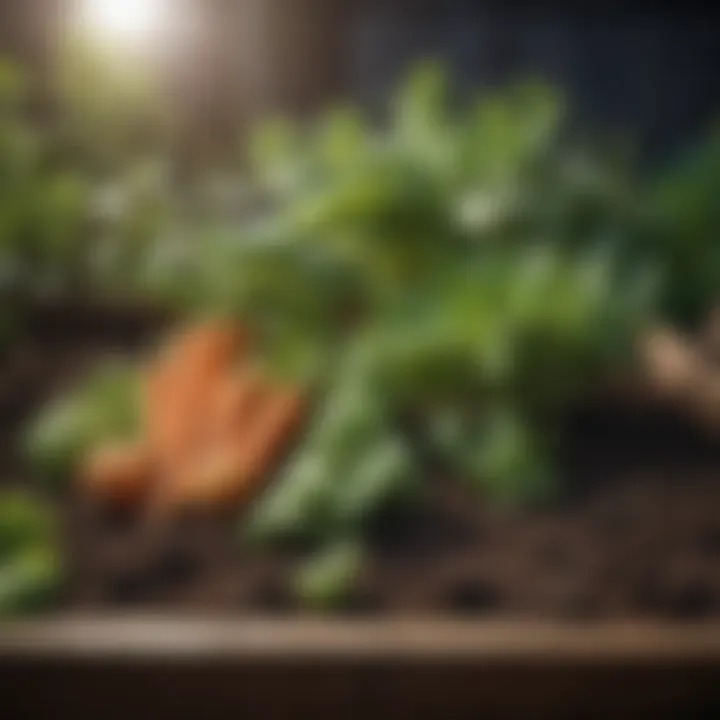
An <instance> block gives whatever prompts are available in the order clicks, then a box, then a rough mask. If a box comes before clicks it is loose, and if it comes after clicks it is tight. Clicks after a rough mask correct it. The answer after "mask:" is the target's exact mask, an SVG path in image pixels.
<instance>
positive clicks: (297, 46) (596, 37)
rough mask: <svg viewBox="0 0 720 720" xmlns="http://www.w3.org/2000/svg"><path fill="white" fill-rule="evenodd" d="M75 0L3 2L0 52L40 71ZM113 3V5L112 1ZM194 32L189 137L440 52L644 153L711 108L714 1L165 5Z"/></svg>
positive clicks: (378, 100)
mask: <svg viewBox="0 0 720 720" xmlns="http://www.w3.org/2000/svg"><path fill="white" fill-rule="evenodd" d="M73 1H74V0H2V2H0V12H1V13H2V16H1V17H2V19H1V22H0V49H2V50H5V51H6V52H7V53H9V54H12V55H19V56H20V57H21V58H23V59H25V60H28V61H30V62H31V63H32V64H33V66H35V67H38V68H40V69H41V70H43V69H44V70H47V68H48V66H49V64H51V62H52V48H53V45H54V39H55V37H56V36H57V29H58V27H61V26H62V23H63V21H64V20H65V19H67V18H68V17H70V15H71V12H72V11H71V10H69V9H68V8H71V7H72V4H73ZM118 1H121V0H118ZM175 6H176V11H175V12H176V13H177V15H178V17H179V18H182V17H184V18H185V20H186V21H187V22H190V23H191V24H192V25H193V27H194V40H193V42H192V43H190V44H189V45H184V46H176V47H174V48H172V49H171V50H170V51H169V53H168V55H167V71H168V72H167V80H168V88H169V89H170V90H171V91H172V93H173V96H174V97H175V99H176V101H177V102H178V103H179V111H180V112H181V113H182V114H183V115H185V116H187V118H188V120H189V125H190V126H191V127H192V128H194V129H193V130H192V132H191V135H192V134H198V135H203V136H205V137H206V138H207V137H213V138H215V140H216V141H217V142H222V141H223V139H224V138H226V137H228V135H227V133H230V132H232V131H233V130H234V129H235V128H236V127H237V126H238V124H242V123H243V121H245V120H247V119H248V118H251V117H255V116H257V115H258V114H262V113H264V112H266V111H268V110H270V109H273V110H277V109H278V108H279V109H282V110H289V111H294V112H298V111H304V112H307V111H312V110H314V109H317V108H318V107H321V106H323V105H325V104H327V103H329V102H332V101H336V100H339V99H346V98H352V99H357V100H360V101H361V102H363V103H364V104H365V105H367V106H370V107H372V108H381V107H382V106H383V105H384V103H385V101H386V99H387V97H388V95H389V93H390V92H391V89H392V88H393V86H394V85H395V83H396V82H397V80H398V78H399V77H400V76H401V75H402V74H403V73H404V72H405V70H406V69H407V67H408V66H410V65H411V64H412V63H413V61H415V60H417V59H418V58H421V57H426V56H433V57H439V58H441V59H443V60H444V61H445V62H446V63H447V64H448V66H449V67H450V68H451V70H452V71H453V75H454V76H455V77H456V78H457V81H458V83H459V86H460V87H461V89H463V90H466V89H470V88H477V87H479V86H484V85H487V84H491V85H493V84H501V83H504V82H507V81H512V80H513V79H518V78H525V77H539V78H543V79H548V80H551V81H553V82H555V83H557V84H559V85H560V86H561V87H563V88H564V89H565V90H566V91H567V92H568V94H569V97H570V99H571V101H572V105H573V107H574V108H575V110H576V112H577V115H578V117H579V118H580V119H581V120H582V119H585V118H591V119H592V121H593V123H595V124H596V123H604V124H607V125H609V126H610V127H611V128H615V129H618V130H621V131H623V132H628V131H629V132H630V134H631V135H632V136H633V137H635V138H637V139H638V140H640V141H641V142H642V146H643V148H644V149H645V150H646V151H648V152H649V153H651V154H656V153H663V152H665V151H668V150H672V149H674V148H675V147H677V146H678V145H680V144H682V142H683V141H684V139H686V138H688V137H690V136H692V135H693V134H694V133H695V132H696V131H697V130H699V129H702V128H703V127H705V126H706V125H707V124H708V123H709V122H710V121H711V120H712V119H713V118H714V117H715V116H716V114H718V110H720V82H718V70H720V10H718V9H716V8H715V7H714V6H713V4H712V3H708V4H707V6H706V7H704V8H703V6H702V5H699V4H695V3H679V2H673V3H670V2H666V3H655V4H650V5H647V4H640V3H636V2H631V3H624V4H623V3H618V2H610V3H602V4H600V3H575V4H572V3H549V2H536V3H502V2H499V1H498V0H474V1H473V0H202V1H201V0H175Z"/></svg>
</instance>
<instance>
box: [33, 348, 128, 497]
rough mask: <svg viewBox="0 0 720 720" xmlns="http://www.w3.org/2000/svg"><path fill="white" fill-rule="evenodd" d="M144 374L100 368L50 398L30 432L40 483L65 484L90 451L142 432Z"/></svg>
mask: <svg viewBox="0 0 720 720" xmlns="http://www.w3.org/2000/svg"><path fill="white" fill-rule="evenodd" d="M139 408H140V375H139V372H138V370H137V369H136V368H135V367H133V366H132V365H130V364H127V363H121V362H119V361H116V362H111V363H107V364H105V365H101V366H100V367H99V368H98V369H97V370H96V371H95V372H94V373H91V374H90V375H89V376H88V377H87V378H85V379H84V380H83V382H82V383H80V384H79V385H78V386H77V387H75V388H72V389H71V390H70V391H69V392H67V393H65V394H63V395H61V396H59V397H57V398H54V399H52V400H51V401H50V402H49V403H48V404H47V405H46V406H45V407H44V408H42V409H41V411H40V413H39V414H38V416H37V417H36V418H35V420H34V421H33V422H32V423H30V425H29V426H28V427H27V428H26V431H25V437H24V450H25V456H26V458H27V460H28V462H29V463H30V465H31V467H32V468H34V470H35V472H36V473H37V474H38V475H39V476H40V477H42V478H44V479H46V480H50V481H54V482H61V483H62V482H65V481H67V479H68V477H69V476H70V474H71V473H72V470H73V468H74V467H75V465H76V464H77V462H78V461H79V460H80V459H81V457H82V455H83V454H84V453H85V452H86V451H87V450H89V449H91V448H93V447H95V446H97V444H98V442H99V441H102V440H104V439H107V438H115V437H123V436H126V437H129V438H132V437H134V436H135V435H136V433H137V432H138V431H139V429H140V410H139Z"/></svg>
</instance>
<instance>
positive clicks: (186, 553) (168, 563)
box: [0, 307, 720, 620]
mask: <svg viewBox="0 0 720 720" xmlns="http://www.w3.org/2000/svg"><path fill="white" fill-rule="evenodd" d="M161 324H162V323H161V320H159V319H158V318H156V317H151V316H150V315H149V314H146V313H144V312H135V311H118V310H111V309H108V308H97V307H96V308H94V309H89V308H87V307H86V308H85V309H82V308H81V307H78V308H75V309H73V308H71V307H64V308H55V309H48V308H45V309H44V310H42V311H38V312H35V313H34V314H33V315H32V317H31V319H30V322H28V330H27V331H26V333H25V334H24V336H23V337H21V338H20V339H19V340H18V342H17V343H16V344H15V345H14V346H13V348H12V349H11V350H10V352H9V353H8V354H7V356H6V357H5V358H4V359H3V363H2V369H0V373H1V375H2V390H1V394H0V415H1V423H2V425H1V427H2V443H1V444H0V447H1V448H2V450H1V456H0V463H1V469H2V471H3V472H2V473H1V474H2V476H3V477H6V478H22V477H24V475H25V468H23V465H22V459H21V458H20V457H19V453H18V452H17V449H18V448H17V446H18V442H17V438H18V435H17V433H18V432H19V431H20V429H21V427H22V425H23V422H24V421H25V420H26V419H27V418H28V417H30V416H31V415H32V413H33V411H34V410H35V409H36V408H37V407H38V406H39V405H40V404H41V403H42V402H43V401H44V400H46V399H47V398H48V397H50V395H51V394H52V392H54V391H55V390H57V389H59V388H62V387H63V386H64V385H65V384H66V383H67V382H69V381H70V379H71V378H74V377H78V376H80V375H81V374H82V373H83V372H85V371H86V369H87V368H89V367H90V366H91V365H92V363H93V362H94V361H96V360H98V359H99V358H101V357H103V356H104V355H106V354H107V353H108V352H109V351H110V352H117V351H121V352H123V353H129V354H132V353H133V352H134V351H137V350H139V349H141V348H144V347H147V346H148V345H149V344H150V343H152V342H153V340H154V338H155V337H156V335H157V330H158V328H159V326H160V325H161ZM567 425H568V428H567V433H566V443H565V445H566V448H565V457H564V460H563V465H564V469H563V472H564V473H565V475H566V477H567V478H568V493H567V495H566V496H565V497H564V499H563V500H562V501H561V502H560V503H559V504H557V503H555V504H553V505H551V506H550V507H549V508H547V509H543V508H538V509H534V510H525V511H520V510H517V511H502V510H499V509H497V508H492V507H489V506H487V505H485V504H484V503H482V502H479V501H478V498H477V495H475V494H474V493H473V492H472V491H469V490H466V489H465V488H464V487H463V485H462V484H461V483H459V482H456V481H454V480H453V478H450V477H445V476H443V475H434V476H433V479H432V480H431V482H429V483H428V486H427V490H426V496H425V498H424V500H425V501H424V502H421V503H418V504H417V505H415V506H413V507H411V508H406V509H405V510H404V511H403V512H402V513H401V514H398V513H394V514H385V515H383V516H381V517H379V518H377V519H376V520H374V523H375V525H374V526H373V527H372V528H371V532H369V533H368V536H369V538H370V549H369V554H368V558H367V561H366V562H365V563H364V567H363V570H362V573H361V576H360V578H359V579H358V582H357V583H356V589H355V591H354V592H353V594H352V596H351V597H350V598H349V600H348V601H347V602H346V604H345V606H344V608H343V612H346V613H355V614H373V615H406V614H415V615H418V614H419V615H428V614H431V615H436V616H437V615H450V616H458V615H462V616H465V615H471V616H473V617H486V618H497V617H504V616H512V617H529V618H542V619H549V618H553V619H558V618H561V619H570V618H572V619H577V618H586V619H589V618H593V619H598V618H605V619H610V618H612V619H620V618H624V619H628V618H629V619H634V620H642V619H645V620H647V619H681V620H687V619H709V618H717V617H718V616H720V484H719V483H718V482H717V477H718V474H720V445H718V443H717V442H716V441H715V440H714V439H713V438H712V437H710V436H708V435H706V434H705V435H704V434H703V433H702V432H701V431H700V430H699V429H697V428H694V427H692V426H691V425H690V424H689V423H688V422H687V421H685V420H683V419H682V418H680V417H679V416H677V415H676V414H674V413H673V412H671V411H670V409H669V408H662V407H660V406H650V405H634V406H630V407H628V406H627V405H625V406H623V405H622V403H621V402H620V401H616V400H612V401H611V400H607V401H605V402H594V403H591V404H589V405H588V406H587V407H584V408H581V409H578V410H577V412H576V413H575V414H574V415H573V417H572V418H570V419H569V420H568V423H567ZM54 502H55V503H56V505H57V507H58V508H59V511H60V514H61V517H62V528H63V532H62V536H63V544H64V553H65V555H66V558H67V560H66V562H67V576H68V579H67V582H66V585H65V588H64V590H63V594H62V598H61V604H60V605H61V608H62V609H63V610H69V611H102V612H116V611H126V610H129V609H132V610H136V611H137V610H141V611H162V612H186V611H189V612H192V613H199V614H202V613H207V612H213V613H215V612H222V613H224V614H228V615H233V614H236V613H262V614H265V613H273V614H278V615H287V614H296V613H298V612H300V608H299V606H298V604H297V601H296V599H295V597H294V594H293V590H292V577H293V570H294V568H295V567H296V565H297V564H298V561H299V558H300V556H299V554H298V553H299V552H300V550H301V549H300V548H298V547H291V548H288V549H287V550H286V551H283V550H273V551H267V550H263V551H256V550H253V551H251V550H249V549H247V548H245V547H243V545H242V543H240V542H239V540H238V532H237V526H238V520H237V517H236V516H232V517H230V518H228V519H227V520H224V521H218V520H217V518H214V519H213V520H207V521H201V520H193V521H191V520H176V521H174V522H172V523H167V524H163V525H158V524H157V523H150V522H147V521H146V520H143V519H142V518H140V517H133V516H123V515H118V514H117V513H116V514H111V513H109V512H108V511H101V510H99V509H98V508H97V507H94V506H92V505H90V504H89V503H88V502H87V501H86V500H85V499H83V498H82V497H81V496H80V494H77V493H72V492H70V491H67V490H63V491H57V492H55V498H54Z"/></svg>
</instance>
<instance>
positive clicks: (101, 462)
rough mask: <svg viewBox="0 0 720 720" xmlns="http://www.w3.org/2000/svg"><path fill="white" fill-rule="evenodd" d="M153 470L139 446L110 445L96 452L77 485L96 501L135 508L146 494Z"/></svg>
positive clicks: (145, 448)
mask: <svg viewBox="0 0 720 720" xmlns="http://www.w3.org/2000/svg"><path fill="white" fill-rule="evenodd" d="M154 474H155V467H154V462H153V458H152V455H151V453H150V451H149V449H148V448H147V447H145V446H142V445H129V444H114V445H105V446H102V447H99V448H97V449H96V450H94V451H93V452H92V453H90V454H89V455H88V457H87V458H86V459H85V462H84V464H83V467H82V471H81V475H80V482H81V486H82V487H83V489H84V490H86V491H87V492H88V493H89V494H90V495H91V496H93V497H95V498H96V499H98V500H102V501H106V502H111V503H114V504H118V505H128V506H132V505H136V504H137V503H138V502H140V501H142V500H143V499H144V498H145V497H146V496H147V495H148V493H149V492H150V490H151V485H152V482H153V478H154Z"/></svg>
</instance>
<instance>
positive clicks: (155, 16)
mask: <svg viewBox="0 0 720 720" xmlns="http://www.w3.org/2000/svg"><path fill="white" fill-rule="evenodd" d="M167 11H168V0H83V13H82V24H83V26H84V27H85V30H86V31H87V32H88V33H89V34H91V35H92V36H95V37H97V38H98V39H102V40H103V41H106V42H108V43H119V44H122V45H143V44H146V43H148V42H151V41H152V40H153V39H154V38H155V37H156V36H157V35H158V34H159V33H160V32H161V31H162V29H163V27H164V26H165V25H166V24H167V22H168V20H169V17H168V12H167Z"/></svg>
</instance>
